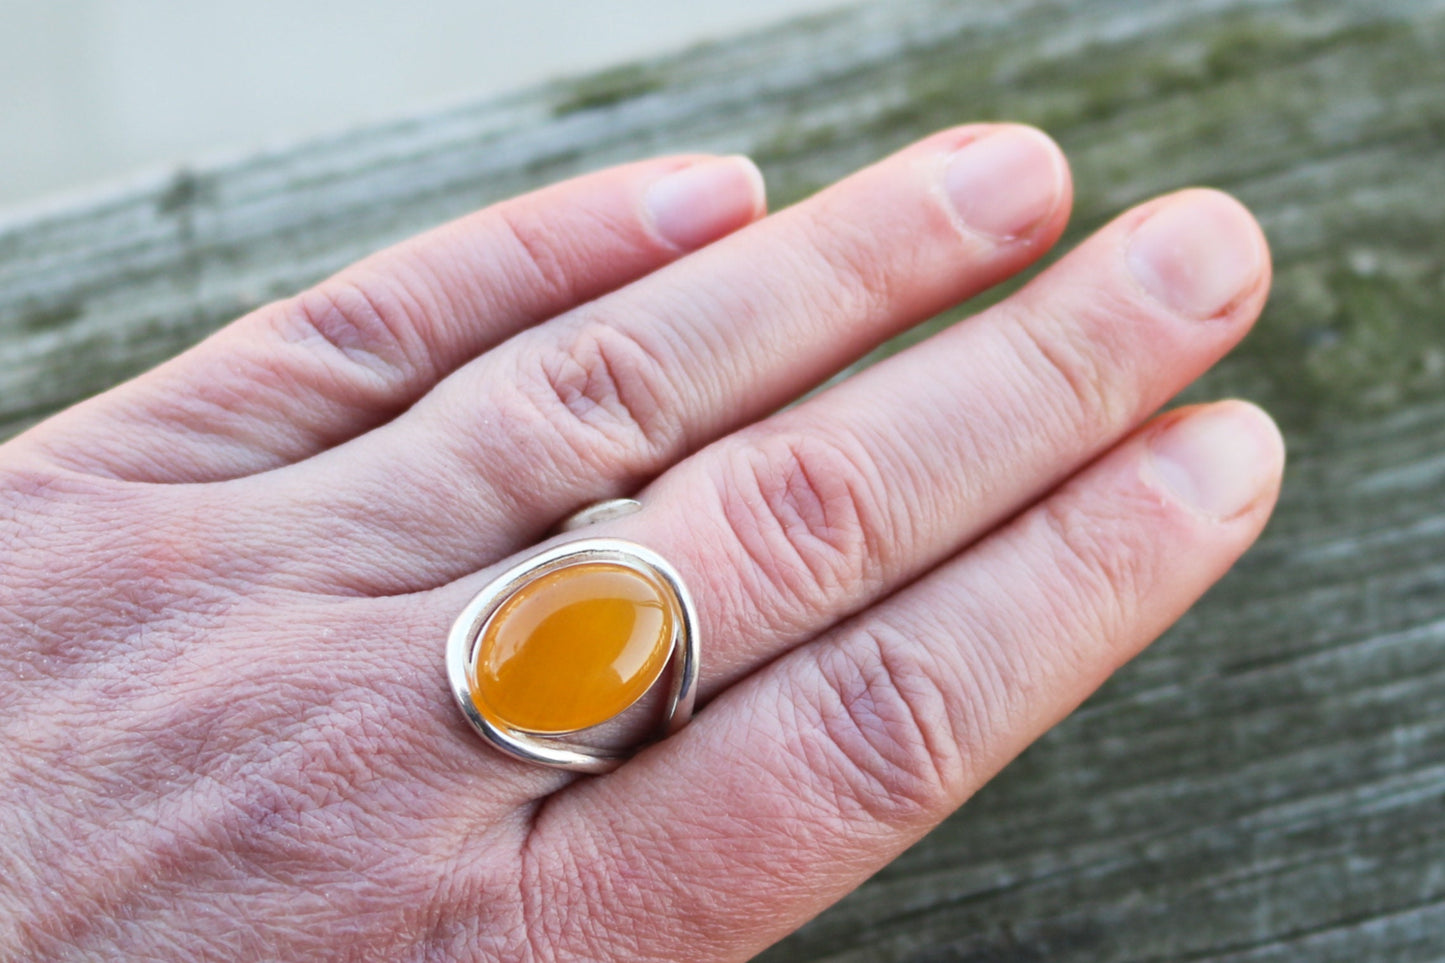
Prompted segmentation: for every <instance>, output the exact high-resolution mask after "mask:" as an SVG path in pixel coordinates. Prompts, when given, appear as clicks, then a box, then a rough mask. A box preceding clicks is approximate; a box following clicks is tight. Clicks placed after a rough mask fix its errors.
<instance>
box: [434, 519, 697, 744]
mask: <svg viewBox="0 0 1445 963" xmlns="http://www.w3.org/2000/svg"><path fill="white" fill-rule="evenodd" d="M641 507H642V506H641V505H640V504H639V503H638V502H636V501H634V500H632V499H627V498H623V499H614V500H611V501H606V502H599V503H598V504H596V505H592V506H590V507H588V508H585V509H583V510H582V511H580V512H578V513H577V514H575V515H573V516H571V517H569V518H568V519H567V520H566V521H564V522H563V523H562V524H561V525H559V526H558V530H559V531H564V532H570V531H574V530H576V529H578V528H582V527H585V526H587V525H590V524H592V523H594V522H599V521H604V520H607V519H611V518H616V517H619V516H621V515H626V514H629V513H630V512H633V511H636V510H637V509H638V508H641ZM697 626H698V623H697V613H696V611H695V609H694V608H693V604H692V599H691V597H690V596H689V595H688V592H687V587H686V586H685V585H684V584H683V581H682V577H681V576H680V575H679V574H678V573H677V571H676V569H674V568H673V567H672V566H671V565H670V564H668V562H667V560H666V559H664V558H662V557H661V556H660V555H658V554H657V553H656V552H653V551H651V550H650V549H647V548H644V547H643V546H641V545H638V544H636V543H634V542H629V541H626V540H624V539H620V538H578V539H574V540H572V541H568V542H564V543H562V544H560V545H555V546H553V547H551V548H548V549H544V550H543V551H540V552H537V553H536V554H534V555H532V556H531V557H530V558H527V559H525V560H523V561H522V562H520V563H519V564H517V565H514V566H513V567H512V568H510V569H508V570H507V571H505V572H503V573H502V574H501V575H498V576H497V577H496V578H494V579H493V580H492V581H490V582H488V583H487V584H486V585H485V586H483V588H482V590H481V591H479V592H478V593H477V594H476V595H475V596H473V597H472V600H471V601H470V602H469V603H467V606H466V608H464V609H463V610H462V612H461V614H460V615H458V616H457V619H456V622H454V623H453V625H452V630H451V633H450V635H449V636H448V638H447V677H448V680H449V681H450V683H451V688H452V694H453V696H455V697H456V700H457V705H458V706H460V707H461V710H462V714H463V715H464V716H465V717H466V719H467V722H468V723H470V724H471V727H472V729H474V730H475V731H476V733H477V734H478V735H479V736H481V737H482V738H483V739H484V740H486V741H487V742H488V743H490V744H491V745H492V746H494V747H496V748H497V749H500V750H501V751H502V752H505V753H507V754H508V755H510V756H512V757H514V758H517V759H521V760H523V761H524V762H530V763H535V764H537V765H541V766H551V767H553V768H556V769H568V770H571V771H573V772H585V773H603V772H609V771H611V770H613V769H616V768H617V767H618V766H620V765H621V764H622V763H623V762H624V761H625V760H626V759H627V758H628V757H629V756H631V755H632V754H633V752H635V751H636V749H637V748H640V747H633V748H632V749H614V748H595V747H593V746H589V745H583V744H581V743H578V742H575V741H572V740H570V739H567V738H566V737H568V736H575V735H577V734H578V733H582V732H585V731H587V730H591V729H594V728H596V727H597V726H600V725H602V724H604V723H606V722H609V721H611V720H613V719H616V718H617V717H618V716H620V715H621V714H622V713H623V712H624V711H626V710H627V709H628V708H629V707H631V706H633V705H635V704H636V703H637V702H638V701H639V700H640V699H641V698H642V697H643V696H644V695H646V694H647V693H648V692H650V691H652V690H653V689H654V688H655V687H656V685H657V683H658V681H659V680H660V679H661V678H662V677H663V676H664V674H666V675H667V676H668V683H667V686H668V691H667V699H666V702H665V703H664V707H663V711H662V719H661V722H660V725H659V727H658V738H663V737H665V736H669V735H671V734H672V733H674V732H676V731H677V730H679V729H681V728H682V727H683V726H685V725H686V724H687V722H688V720H689V719H691V718H692V710H693V705H694V703H695V701H696V699H697V678H698V656H699V651H700V648H701V645H700V640H699V638H698V631H697Z"/></svg>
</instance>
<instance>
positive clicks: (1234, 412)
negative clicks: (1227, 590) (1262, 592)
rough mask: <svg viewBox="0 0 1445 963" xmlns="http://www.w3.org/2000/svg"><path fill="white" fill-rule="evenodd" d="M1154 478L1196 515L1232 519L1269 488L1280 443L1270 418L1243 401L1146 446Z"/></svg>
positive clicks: (1169, 430) (1179, 425)
mask: <svg viewBox="0 0 1445 963" xmlns="http://www.w3.org/2000/svg"><path fill="white" fill-rule="evenodd" d="M1149 453H1150V458H1151V462H1152V465H1151V467H1152V468H1153V474H1154V477H1155V478H1157V479H1158V480H1159V481H1160V482H1162V483H1163V488H1164V489H1165V490H1166V492H1167V493H1168V494H1170V495H1173V497H1175V498H1177V499H1178V500H1179V501H1181V502H1183V503H1185V504H1186V505H1188V506H1190V507H1192V508H1193V509H1194V510H1195V511H1198V512H1201V513H1203V514H1205V515H1212V516H1214V517H1215V518H1220V519H1227V518H1233V517H1234V516H1236V515H1238V514H1240V513H1241V512H1243V511H1244V510H1245V509H1247V508H1249V507H1250V506H1251V505H1253V504H1254V503H1255V502H1256V501H1257V500H1258V499H1259V497H1260V495H1261V494H1262V493H1263V492H1264V491H1265V489H1266V488H1267V487H1268V486H1269V485H1270V484H1272V483H1273V481H1274V480H1275V478H1276V477H1277V476H1278V474H1279V471H1280V463H1281V461H1282V459H1283V457H1284V441H1283V439H1281V437H1280V434H1279V429H1278V428H1276V427H1275V424H1274V422H1273V421H1272V420H1270V417H1269V416H1268V415H1266V414H1265V413H1264V412H1263V411H1260V410H1259V409H1258V408H1256V407H1255V406H1254V405H1251V404H1248V403H1246V402H1242V401H1230V402H1223V403H1221V404H1216V405H1211V406H1210V407H1208V408H1204V409H1201V410H1197V411H1195V412H1192V413H1190V414H1186V415H1184V416H1183V417H1181V418H1180V419H1179V420H1177V421H1175V422H1174V423H1173V424H1171V425H1169V426H1168V427H1166V428H1165V429H1164V430H1163V431H1161V432H1159V433H1158V434H1156V435H1155V436H1154V437H1153V438H1152V439H1150V442H1149Z"/></svg>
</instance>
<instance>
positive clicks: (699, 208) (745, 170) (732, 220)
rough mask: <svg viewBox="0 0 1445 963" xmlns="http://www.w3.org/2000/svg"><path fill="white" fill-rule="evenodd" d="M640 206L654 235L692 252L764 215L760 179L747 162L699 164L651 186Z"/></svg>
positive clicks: (737, 159)
mask: <svg viewBox="0 0 1445 963" xmlns="http://www.w3.org/2000/svg"><path fill="white" fill-rule="evenodd" d="M643 203H644V205H645V206H646V208H647V212H648V215H649V216H650V217H651V218H652V225H653V227H654V228H656V229H657V233H658V234H661V235H662V236H663V238H665V239H666V240H667V241H668V242H669V243H671V244H673V245H674V246H676V247H679V248H681V249H683V250H684V251H692V250H695V249H697V248H700V247H702V246H703V245H704V244H707V243H708V242H710V241H715V240H717V239H718V238H720V237H722V236H723V235H725V234H730V233H732V232H733V231H736V230H737V229H738V228H740V227H742V226H743V225H745V224H748V223H751V222H752V221H753V220H754V219H755V218H756V217H757V216H758V215H759V214H761V213H762V210H763V205H764V203H765V198H764V188H763V175H762V172H761V171H759V170H758V166H757V165H756V164H754V163H753V162H752V161H751V160H749V159H748V158H746V157H717V158H711V159H708V160H703V161H698V162H697V163H696V164H693V165H691V166H689V167H684V168H683V169H682V170H680V171H674V172H673V173H671V174H668V175H667V176H666V177H663V178H662V179H661V180H659V181H657V182H656V183H654V184H653V185H652V186H651V187H649V188H648V189H647V194H646V196H645V197H644V199H643Z"/></svg>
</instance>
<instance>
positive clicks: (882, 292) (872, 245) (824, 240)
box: [813, 198, 904, 316]
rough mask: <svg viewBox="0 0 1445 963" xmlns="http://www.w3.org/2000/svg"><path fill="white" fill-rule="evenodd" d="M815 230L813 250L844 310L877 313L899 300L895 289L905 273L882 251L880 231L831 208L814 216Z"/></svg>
mask: <svg viewBox="0 0 1445 963" xmlns="http://www.w3.org/2000/svg"><path fill="white" fill-rule="evenodd" d="M819 202H820V203H821V202H823V199H822V198H819ZM813 232H814V233H815V234H816V235H817V237H818V238H819V240H818V242H817V243H816V245H815V246H814V248H813V249H814V250H815V251H816V252H817V254H816V256H817V257H818V258H819V259H820V260H821V261H822V264H823V266H824V268H825V269H826V273H827V276H828V278H829V280H830V281H832V282H833V283H832V284H831V285H830V287H831V289H832V290H833V291H834V292H835V294H834V297H835V298H837V299H838V301H839V302H841V304H842V306H843V307H842V311H843V312H844V313H846V314H849V315H853V316H877V315H881V314H882V313H884V312H886V311H887V309H888V306H889V305H891V304H893V303H895V301H897V300H898V298H897V296H896V295H897V292H896V290H895V288H896V286H897V284H898V283H899V280H900V278H901V277H902V276H903V274H904V272H900V271H898V269H897V265H896V264H895V263H893V262H892V261H890V260H889V258H888V257H886V256H884V254H883V252H881V251H880V250H879V240H878V237H877V235H876V234H872V233H869V232H868V231H867V230H865V229H864V227H863V226H862V225H859V224H857V223H856V221H855V219H852V218H850V217H848V216H846V215H844V214H841V213H837V212H833V211H830V210H829V209H828V208H827V207H824V208H823V209H822V210H820V211H819V212H818V214H816V215H815V216H814V218H813Z"/></svg>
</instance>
